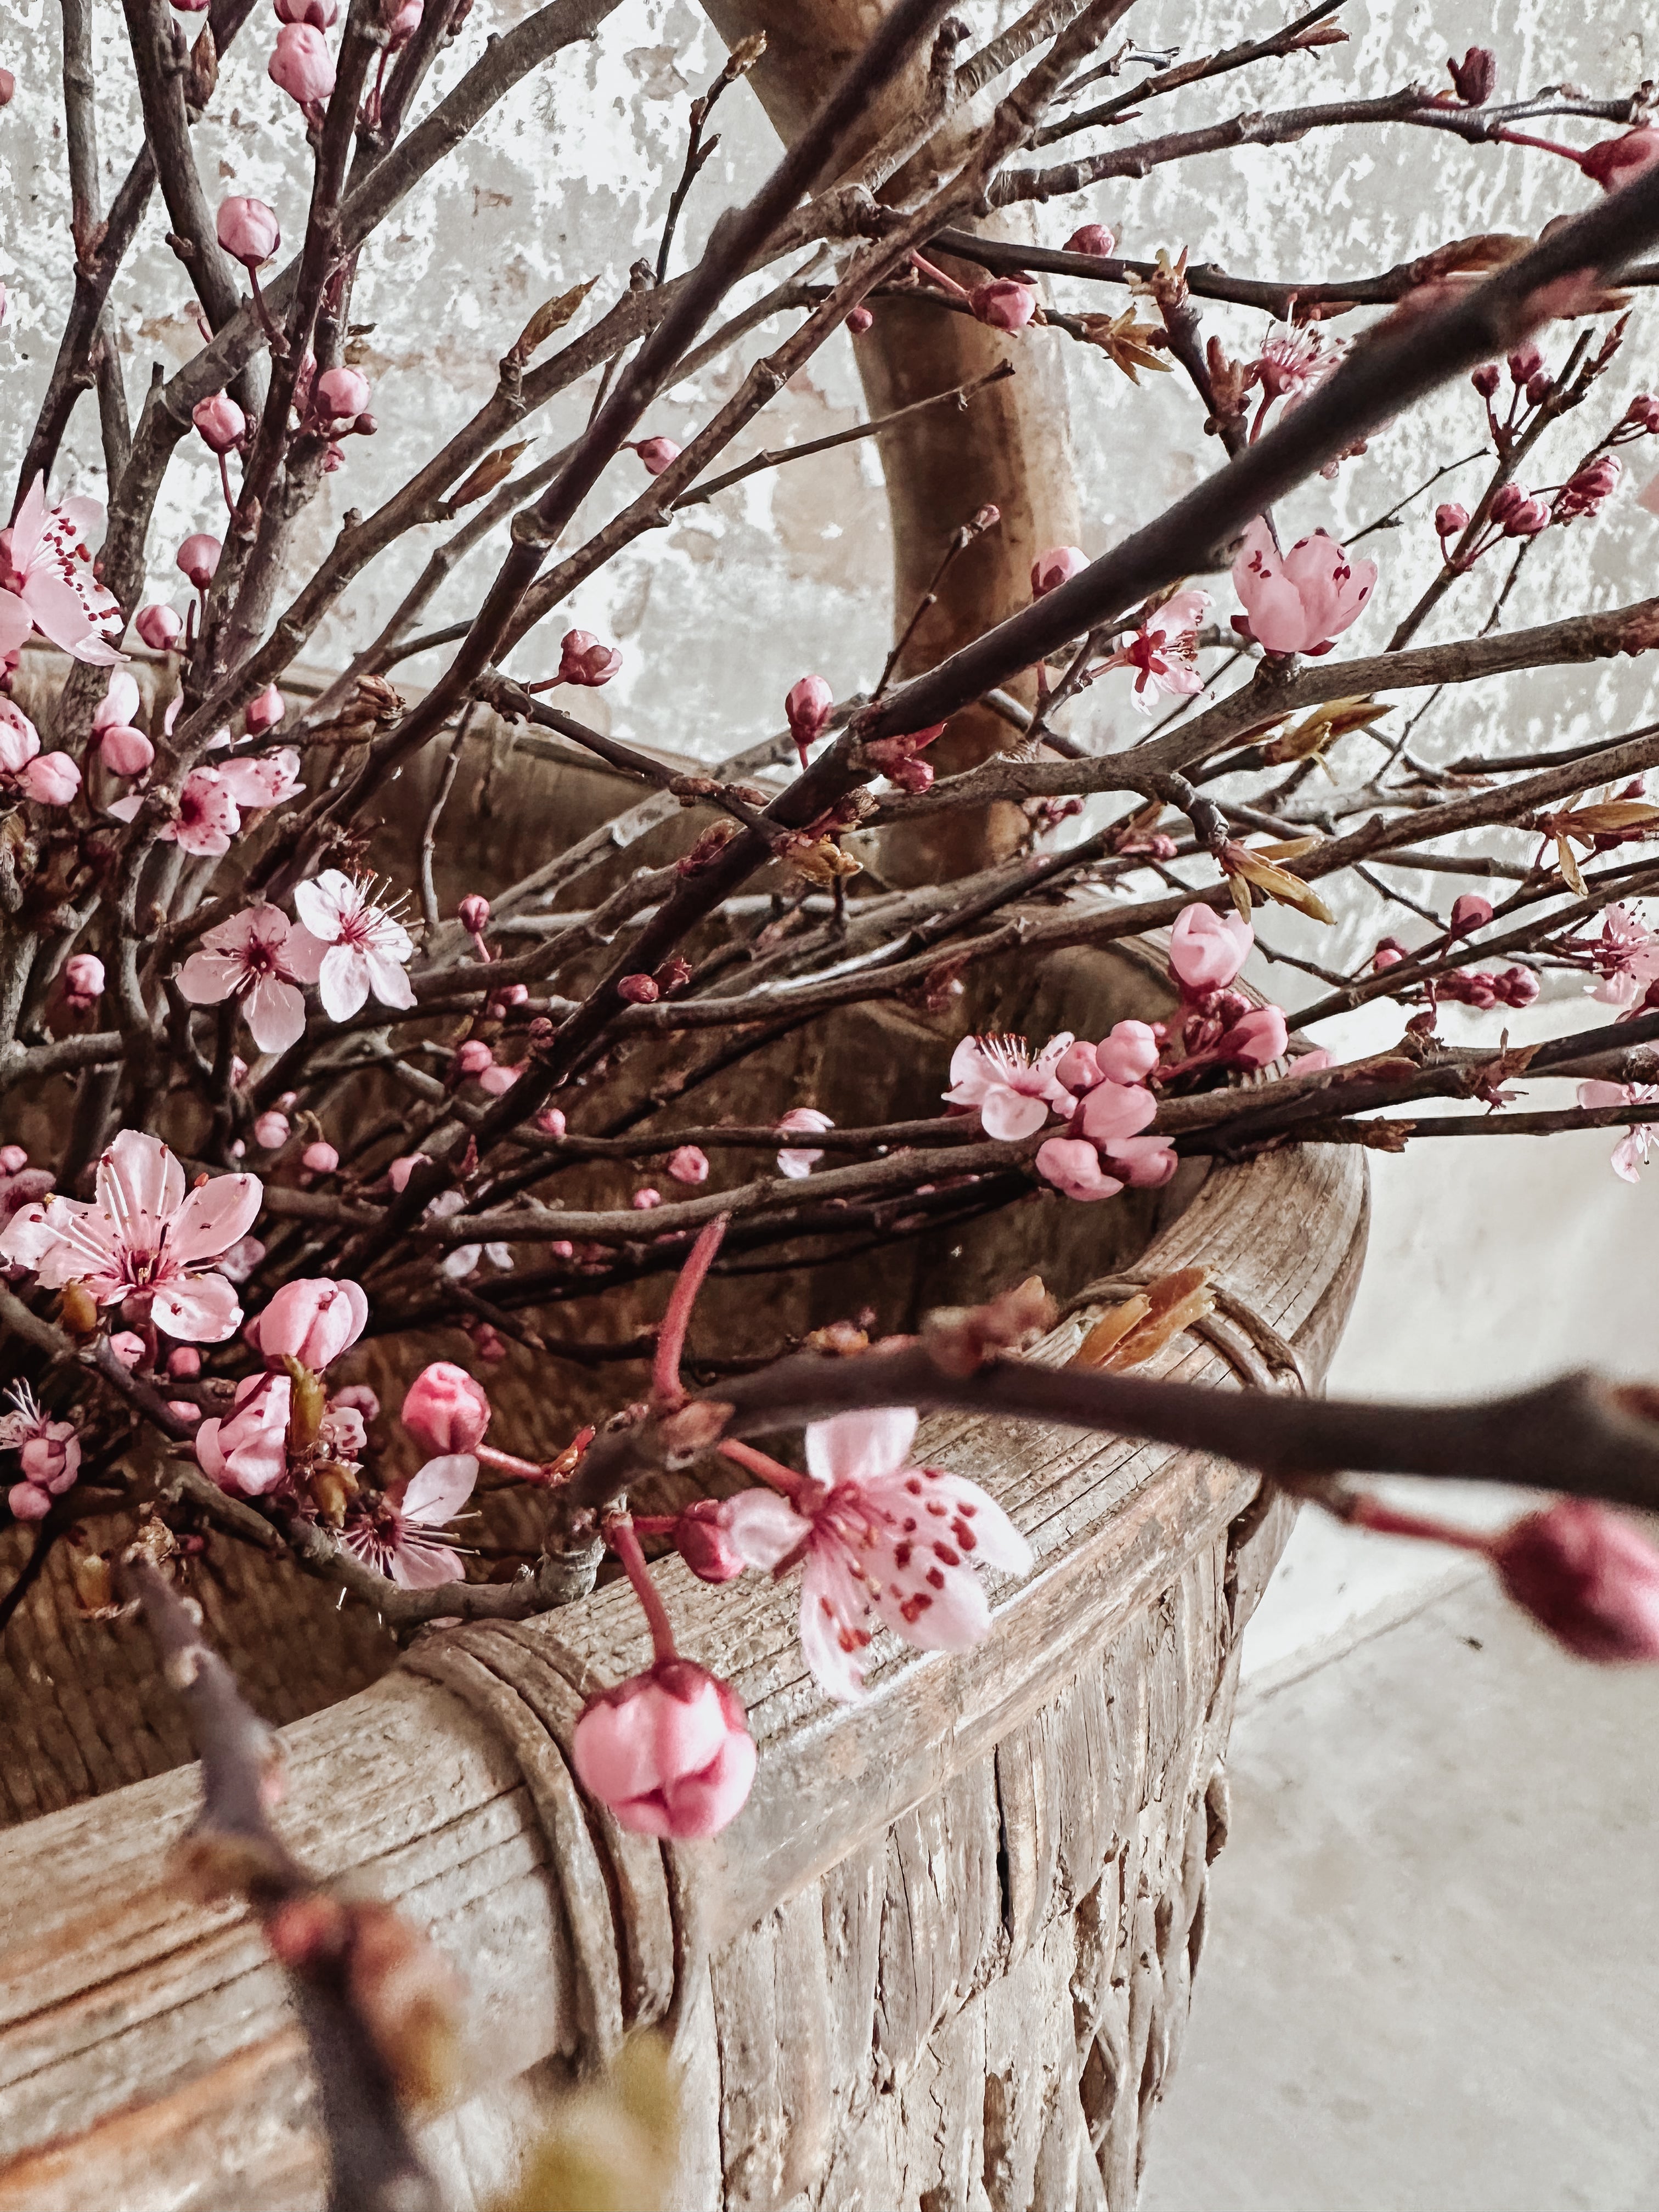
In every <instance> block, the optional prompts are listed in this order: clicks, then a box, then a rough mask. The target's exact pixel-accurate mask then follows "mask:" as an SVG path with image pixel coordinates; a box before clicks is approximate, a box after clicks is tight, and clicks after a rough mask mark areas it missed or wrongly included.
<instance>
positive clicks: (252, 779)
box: [218, 745, 305, 814]
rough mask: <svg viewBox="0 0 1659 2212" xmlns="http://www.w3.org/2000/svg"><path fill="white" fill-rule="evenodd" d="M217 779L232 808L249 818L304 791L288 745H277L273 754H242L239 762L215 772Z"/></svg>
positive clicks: (297, 758)
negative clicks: (247, 815) (242, 811)
mask: <svg viewBox="0 0 1659 2212" xmlns="http://www.w3.org/2000/svg"><path fill="white" fill-rule="evenodd" d="M218 776H219V781H220V783H221V785H222V787H223V788H224V789H225V790H226V791H228V793H230V795H231V797H232V799H234V801H235V803H236V805H238V806H239V807H242V808H245V809H246V811H247V812H248V813H250V814H258V813H263V812H264V811H265V809H266V808H268V807H271V806H281V805H283V804H284V803H285V802H286V801H287V800H288V799H292V798H293V796H294V794H295V792H296V791H303V790H304V789H305V786H304V784H302V783H301V781H300V756H299V754H298V753H297V752H296V751H295V750H294V748H293V746H292V745H278V746H277V748H276V751H275V752H269V753H257V754H255V753H246V754H244V755H243V756H242V757H240V759H237V760H228V761H226V762H225V763H223V764H222V766H221V768H220V769H219V770H218Z"/></svg>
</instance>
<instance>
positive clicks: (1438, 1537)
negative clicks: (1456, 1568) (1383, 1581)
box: [1341, 1490, 1492, 1553]
mask: <svg viewBox="0 0 1659 2212" xmlns="http://www.w3.org/2000/svg"><path fill="white" fill-rule="evenodd" d="M1341 1510H1342V1518H1343V1519H1344V1520H1345V1521H1348V1522H1352V1524H1353V1526H1354V1527H1356V1528H1370V1530H1372V1531H1373V1533H1374V1534H1376V1535H1379V1536H1414V1537H1419V1538H1422V1539H1424V1540H1425V1541H1427V1542H1429V1543H1431V1544H1449V1545H1451V1546H1452V1547H1454V1548H1455V1549H1456V1550H1458V1551H1460V1552H1480V1553H1487V1552H1489V1551H1490V1550H1491V1548H1492V1539H1491V1538H1490V1537H1489V1536H1485V1535H1482V1534H1480V1531H1479V1530H1478V1529H1475V1528H1455V1527H1453V1526H1452V1525H1451V1524H1450V1523H1449V1522H1444V1521H1431V1520H1430V1519H1429V1518H1428V1517H1427V1516H1426V1515H1425V1514H1421V1513H1401V1512H1398V1511H1396V1510H1395V1508H1394V1507H1393V1506H1392V1505H1387V1504H1384V1503H1383V1500H1382V1499H1381V1498H1378V1497H1376V1495H1375V1494H1374V1493H1373V1492H1370V1491H1368V1490H1362V1491H1361V1492H1359V1493H1358V1496H1357V1497H1354V1498H1349V1499H1346V1500H1345V1501H1344V1503H1343V1506H1342V1509H1341Z"/></svg>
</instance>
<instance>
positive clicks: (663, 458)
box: [634, 438, 680, 477]
mask: <svg viewBox="0 0 1659 2212" xmlns="http://www.w3.org/2000/svg"><path fill="white" fill-rule="evenodd" d="M634 451H635V453H637V454H638V455H639V457H640V459H641V460H642V461H643V462H644V463H645V465H646V467H647V470H648V471H650V473H651V474H652V475H653V477H659V476H660V475H661V474H662V472H663V471H664V470H665V468H666V467H667V466H668V464H669V463H670V461H677V460H678V459H679V457H680V449H679V447H678V446H677V445H676V444H675V443H674V441H673V440H672V439H671V438H641V440H640V441H639V443H638V444H637V445H636V446H635V448H634Z"/></svg>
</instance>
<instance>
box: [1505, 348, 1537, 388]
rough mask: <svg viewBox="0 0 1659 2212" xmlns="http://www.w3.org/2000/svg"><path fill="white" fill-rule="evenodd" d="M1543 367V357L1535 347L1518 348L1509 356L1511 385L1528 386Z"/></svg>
mask: <svg viewBox="0 0 1659 2212" xmlns="http://www.w3.org/2000/svg"><path fill="white" fill-rule="evenodd" d="M1543 366H1544V356H1543V355H1542V354H1541V353H1540V352H1539V350H1538V349H1537V347H1536V346H1535V345H1526V346H1521V347H1519V348H1518V349H1516V351H1515V352H1514V353H1512V354H1511V355H1510V383H1511V384H1530V383H1531V381H1532V380H1533V378H1534V376H1536V375H1537V374H1538V372H1539V370H1540V369H1541V368H1542V367H1543Z"/></svg>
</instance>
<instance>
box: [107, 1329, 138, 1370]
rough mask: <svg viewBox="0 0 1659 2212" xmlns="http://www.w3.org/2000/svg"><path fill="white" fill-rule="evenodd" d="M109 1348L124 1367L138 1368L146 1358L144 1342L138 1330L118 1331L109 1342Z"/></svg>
mask: <svg viewBox="0 0 1659 2212" xmlns="http://www.w3.org/2000/svg"><path fill="white" fill-rule="evenodd" d="M109 1348H110V1350H111V1351H112V1352H113V1353H114V1354H115V1357H116V1358H118V1360H119V1361H120V1363H121V1364H122V1366H123V1367H136V1366H137V1364H138V1362H139V1361H140V1360H141V1359H142V1358H143V1356H144V1340H143V1337H142V1336H140V1335H139V1334H138V1333H137V1330H136V1329H131V1328H123V1329H118V1330H117V1331H116V1333H115V1334H114V1335H113V1336H112V1337H111V1339H110V1340H109Z"/></svg>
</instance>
